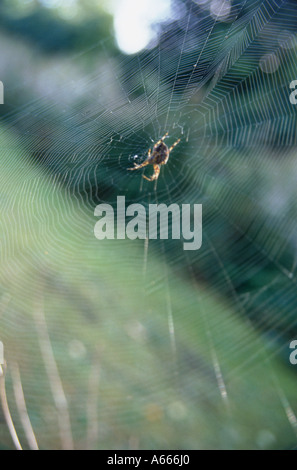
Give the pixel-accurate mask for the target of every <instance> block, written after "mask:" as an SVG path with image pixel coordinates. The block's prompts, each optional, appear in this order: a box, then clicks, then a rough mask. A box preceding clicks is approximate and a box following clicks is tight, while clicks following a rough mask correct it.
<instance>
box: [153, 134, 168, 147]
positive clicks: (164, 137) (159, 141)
mask: <svg viewBox="0 0 297 470" xmlns="http://www.w3.org/2000/svg"><path fill="white" fill-rule="evenodd" d="M167 136H168V132H166V134H165V135H163V137H162V138H161V139H159V140H158V142H156V143H155V145H154V146H155V147H156V146H157V145H159V144H160V143H161V142H163V140H164V139H166V137H167Z"/></svg>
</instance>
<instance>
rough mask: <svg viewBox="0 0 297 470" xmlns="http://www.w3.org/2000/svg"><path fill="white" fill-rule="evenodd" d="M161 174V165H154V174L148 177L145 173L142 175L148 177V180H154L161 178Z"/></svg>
mask: <svg viewBox="0 0 297 470" xmlns="http://www.w3.org/2000/svg"><path fill="white" fill-rule="evenodd" d="M159 174H160V165H154V174H153V175H152V176H151V177H150V178H148V177H147V176H145V175H142V177H143V178H144V179H146V180H147V181H154V180H157V179H158V178H159Z"/></svg>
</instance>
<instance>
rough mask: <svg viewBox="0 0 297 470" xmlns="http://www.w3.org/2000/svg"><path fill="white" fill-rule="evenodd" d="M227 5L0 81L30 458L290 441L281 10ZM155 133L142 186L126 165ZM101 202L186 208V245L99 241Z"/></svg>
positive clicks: (13, 388)
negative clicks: (149, 42)
mask: <svg viewBox="0 0 297 470" xmlns="http://www.w3.org/2000/svg"><path fill="white" fill-rule="evenodd" d="M214 3H215V2H212V5H214ZM228 6H230V3H229V2H227V1H225V2H224V1H222V2H217V3H216V9H214V8H213V9H211V6H210V2H204V3H203V2H190V1H189V2H183V3H174V4H173V6H172V11H173V18H174V20H173V21H172V22H165V21H164V22H161V24H160V25H158V28H159V29H158V31H159V40H158V44H157V45H156V44H155V45H153V46H152V47H151V48H149V49H147V50H144V51H142V52H140V53H138V54H135V55H132V56H123V55H114V56H111V54H110V52H109V48H108V44H109V41H110V40H112V38H108V39H107V40H106V42H104V41H101V42H100V43H98V44H94V45H93V47H91V48H89V49H88V50H84V51H81V53H80V54H79V55H76V56H73V57H71V58H69V57H68V58H67V60H64V59H63V60H62V59H61V60H59V59H57V60H56V61H55V63H54V64H53V63H52V62H50V63H48V64H44V63H43V62H42V59H41V58H40V57H38V56H37V57H31V56H29V57H28V55H25V57H26V61H28V60H29V63H30V65H32V66H34V70H35V71H36V73H35V74H34V75H33V74H31V73H29V74H27V75H26V76H25V75H22V77H23V78H22V79H21V80H20V81H19V82H18V83H15V84H9V83H8V84H7V86H6V87H5V98H6V109H5V111H6V112H5V116H4V118H3V126H2V128H1V142H2V143H1V153H2V163H1V168H2V169H1V174H0V175H1V176H0V178H1V212H2V214H3V216H2V217H1V234H2V235H1V265H2V268H1V299H0V325H1V338H0V339H1V340H2V341H3V343H4V346H5V357H6V361H7V373H6V387H7V396H8V402H9V405H10V410H11V414H12V417H13V419H14V423H15V426H16V429H17V432H18V434H19V436H20V440H21V441H22V443H23V445H24V447H26V446H29V447H30V446H31V447H32V446H33V447H34V439H33V438H32V432H31V430H30V426H29V425H28V422H26V419H25V418H24V415H26V413H25V412H24V406H23V408H22V403H23V402H22V399H21V396H22V390H23V394H24V397H25V400H26V407H27V416H28V417H29V418H30V421H31V424H32V428H33V430H34V432H35V435H36V440H37V442H38V444H39V446H40V447H43V448H59V447H63V448H73V447H76V448H80V447H83V448H86V447H87V448H99V449H102V448H115V449H119V448H132V449H136V448H140V449H142V448H160V449H162V448H167V449H169V448H172V449H177V448H179V449H187V448H194V449H195V448H211V447H213V448H271V447H272V448H285V447H286V448H293V447H294V446H295V445H296V439H297V421H296V416H295V415H296V413H297V404H296V398H295V395H296V393H295V391H296V379H295V375H294V370H293V366H291V365H290V364H289V352H290V351H289V343H290V340H291V339H294V335H295V336H296V335H297V325H296V305H297V303H296V263H297V257H296V222H295V220H296V204H295V200H296V184H295V181H296V176H297V174H296V164H295V145H296V110H295V109H296V108H295V107H294V106H292V104H291V103H290V100H289V95H290V88H289V85H290V83H291V81H292V80H295V79H296V78H297V70H296V63H297V57H296V51H297V49H296V37H295V32H296V24H297V17H296V5H295V3H294V2H293V1H280V0H278V1H274V0H266V1H260V0H259V1H249V2H247V1H237V2H232V5H231V9H229V10H228V14H225V13H224V12H226V11H227V10H226V8H227V7H228ZM224 14H225V16H224ZM18 50H19V59H20V58H21V56H22V55H23V53H24V51H25V49H24V50H23V51H22V50H20V49H18ZM3 54H4V52H3ZM26 54H27V53H26ZM5 60H6V61H7V62H9V60H10V57H9V54H7V56H5V58H4V61H3V64H4V65H3V70H2V71H1V73H3V76H4V78H3V81H4V82H5ZM90 63H91V64H92V65H91V66H90V65H89V64H90ZM86 64H88V67H89V68H88V72H86V68H87V67H86ZM20 67H21V69H22V70H25V67H24V66H23V62H22V61H20ZM32 87H34V89H35V91H34V96H33V97H32V99H30V98H27V96H28V95H27V94H26V93H25V91H27V90H31V89H32ZM21 93H24V96H26V98H24V103H23V105H22V106H20V105H19V103H18V104H17V105H14V96H19V95H20V94H21ZM166 132H168V133H169V136H168V138H167V140H166V143H168V145H169V146H170V145H172V144H173V143H174V142H175V141H176V140H177V139H181V142H180V143H179V145H178V146H176V147H175V148H174V150H173V151H172V153H171V155H170V158H169V162H168V164H167V165H166V166H165V167H163V168H161V173H160V177H159V179H158V180H157V181H156V182H147V181H145V180H144V179H143V178H142V177H141V176H142V170H139V171H135V172H129V171H127V169H128V168H130V167H132V166H133V163H134V162H137V163H140V162H142V161H143V160H144V159H145V158H146V156H147V152H148V150H149V148H152V147H153V145H154V144H155V143H156V142H157V141H158V139H159V138H160V137H162V136H163V135H164V134H165V133H166ZM150 171H152V169H151V168H150V166H148V167H146V168H145V174H146V175H148V174H149V172H150ZM119 195H121V196H125V197H126V204H130V203H134V202H138V203H141V204H143V205H144V206H145V207H146V208H147V207H148V205H149V204H152V203H162V202H163V203H165V204H167V205H169V204H171V203H177V204H185V203H191V204H202V205H203V245H202V248H201V249H200V250H198V251H194V252H191V253H190V254H189V253H188V252H186V251H183V249H182V241H179V240H170V239H169V240H149V239H146V240H145V241H143V240H135V241H130V240H104V241H100V242H99V241H98V240H96V239H95V237H94V225H95V223H96V219H95V217H94V209H95V207H96V205H97V204H98V203H103V202H105V203H109V204H112V205H113V207H114V208H115V209H116V200H117V196H119ZM22 410H23V412H22ZM22 417H23V419H22ZM0 435H1V443H2V445H3V446H7V447H10V446H11V438H10V436H9V434H8V430H7V427H6V424H5V423H4V422H3V423H2V424H1V425H0ZM30 436H31V441H30ZM32 439H33V440H32ZM26 441H28V443H26ZM32 442H33V444H32Z"/></svg>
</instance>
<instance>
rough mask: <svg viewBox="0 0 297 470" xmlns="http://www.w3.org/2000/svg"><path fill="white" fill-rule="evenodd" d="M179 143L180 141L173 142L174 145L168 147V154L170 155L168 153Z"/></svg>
mask: <svg viewBox="0 0 297 470" xmlns="http://www.w3.org/2000/svg"><path fill="white" fill-rule="evenodd" d="M179 143H180V139H178V140H177V141H176V142H174V144H173V145H171V147H170V149H169V153H170V152H171V150H173V149H174V147H176V146H177V144H179Z"/></svg>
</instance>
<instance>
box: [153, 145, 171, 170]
mask: <svg viewBox="0 0 297 470" xmlns="http://www.w3.org/2000/svg"><path fill="white" fill-rule="evenodd" d="M168 157H169V151H168V147H167V145H166V144H164V142H161V143H160V144H159V145H157V146H156V147H155V148H154V152H153V159H154V163H156V164H157V165H163V164H165V163H166V162H167V160H168Z"/></svg>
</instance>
